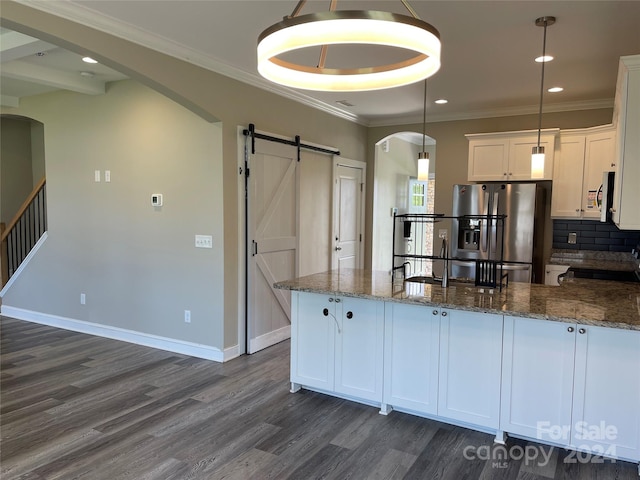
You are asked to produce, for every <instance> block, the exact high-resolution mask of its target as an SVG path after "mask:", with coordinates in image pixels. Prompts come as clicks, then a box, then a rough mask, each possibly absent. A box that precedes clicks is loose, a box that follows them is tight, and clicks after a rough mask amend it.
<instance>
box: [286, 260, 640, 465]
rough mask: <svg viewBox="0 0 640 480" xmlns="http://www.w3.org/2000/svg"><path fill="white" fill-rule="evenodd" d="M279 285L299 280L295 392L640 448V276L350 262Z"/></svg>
mask: <svg viewBox="0 0 640 480" xmlns="http://www.w3.org/2000/svg"><path fill="white" fill-rule="evenodd" d="M276 287H277V288H281V289H287V290H292V298H291V312H292V328H291V338H292V341H291V387H292V391H294V392H295V391H297V390H299V389H300V388H307V389H311V390H316V391H320V392H323V393H327V394H330V395H335V396H339V397H343V398H347V399H350V400H355V401H358V402H361V403H366V404H369V405H374V406H378V407H379V408H380V411H381V413H383V414H388V413H390V412H391V411H392V410H399V411H403V412H407V413H411V414H414V415H420V416H425V417H429V418H434V419H437V420H440V421H444V422H448V423H452V424H456V425H461V426H465V427H467V428H473V429H476V430H481V431H486V432H491V433H495V435H496V440H497V441H498V442H503V441H504V440H505V438H506V436H507V435H512V436H517V437H522V438H529V439H532V440H534V441H537V442H541V443H548V444H553V445H559V446H562V447H565V448H570V449H573V450H576V451H578V452H587V454H591V453H593V454H598V455H603V456H606V457H612V458H620V459H624V460H630V461H634V462H638V461H640V286H639V285H638V284H632V283H624V282H606V281H598V280H583V279H572V280H571V281H566V282H563V284H562V285H561V286H559V287H551V286H545V285H537V284H524V283H510V284H509V286H508V287H506V288H504V289H503V290H502V291H499V290H498V289H494V290H491V291H490V290H488V289H484V290H481V289H479V288H477V287H475V286H473V285H468V284H456V282H455V281H452V282H451V284H450V286H449V287H448V288H442V287H441V286H439V285H437V284H425V283H413V282H404V281H396V282H392V280H391V277H390V276H389V275H388V274H387V273H386V272H370V271H364V270H341V271H339V272H337V271H333V272H326V273H320V274H315V275H310V276H307V277H302V278H298V279H295V280H291V281H286V282H281V283H279V284H277V285H276ZM612 432H613V433H612ZM583 455H584V453H583Z"/></svg>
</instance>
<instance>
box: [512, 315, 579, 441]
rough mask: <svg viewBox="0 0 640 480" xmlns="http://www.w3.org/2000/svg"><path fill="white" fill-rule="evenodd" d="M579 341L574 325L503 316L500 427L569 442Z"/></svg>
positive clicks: (518, 432) (519, 433) (532, 436)
mask: <svg viewBox="0 0 640 480" xmlns="http://www.w3.org/2000/svg"><path fill="white" fill-rule="evenodd" d="M575 342H576V336H575V325H573V324H565V323H561V322H549V321H541V320H536V319H530V318H516V317H510V316H505V317H504V338H503V358H502V393H501V397H502V407H501V412H500V429H501V430H502V431H506V432H508V433H514V434H517V435H524V436H526V437H529V438H533V439H539V440H544V441H550V442H553V443H558V444H561V445H568V444H569V443H570V441H571V437H570V435H569V434H566V435H563V434H562V432H558V431H557V428H564V426H566V425H571V401H572V391H573V368H574V363H573V361H574V352H575ZM552 427H553V428H552Z"/></svg>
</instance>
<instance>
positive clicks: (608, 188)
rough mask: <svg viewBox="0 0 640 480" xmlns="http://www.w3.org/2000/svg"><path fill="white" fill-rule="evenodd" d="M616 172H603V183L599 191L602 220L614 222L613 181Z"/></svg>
mask: <svg viewBox="0 0 640 480" xmlns="http://www.w3.org/2000/svg"><path fill="white" fill-rule="evenodd" d="M615 174H616V172H603V173H602V185H600V192H598V206H599V207H600V221H601V222H609V223H612V222H613V219H612V211H613V181H614V177H615Z"/></svg>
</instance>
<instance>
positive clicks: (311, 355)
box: [291, 292, 384, 403]
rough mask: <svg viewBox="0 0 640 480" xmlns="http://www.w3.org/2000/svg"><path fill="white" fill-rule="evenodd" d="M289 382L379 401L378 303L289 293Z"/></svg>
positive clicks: (380, 323) (381, 312)
mask: <svg viewBox="0 0 640 480" xmlns="http://www.w3.org/2000/svg"><path fill="white" fill-rule="evenodd" d="M291 308H292V325H291V328H292V335H291V382H292V384H293V385H292V388H293V389H294V390H295V389H296V388H298V387H299V386H305V387H309V388H316V389H321V390H325V391H328V392H335V393H339V394H343V395H346V396H350V397H354V398H358V399H361V400H368V401H372V402H376V403H381V402H382V369H383V363H382V355H383V334H384V332H383V330H384V302H381V301H375V300H363V299H358V298H350V297H335V296H330V295H322V294H311V293H305V292H292V305H291Z"/></svg>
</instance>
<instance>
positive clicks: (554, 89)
mask: <svg viewBox="0 0 640 480" xmlns="http://www.w3.org/2000/svg"><path fill="white" fill-rule="evenodd" d="M563 90H564V88H562V87H551V88H550V89H549V90H547V92H549V93H557V92H561V91H563Z"/></svg>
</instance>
